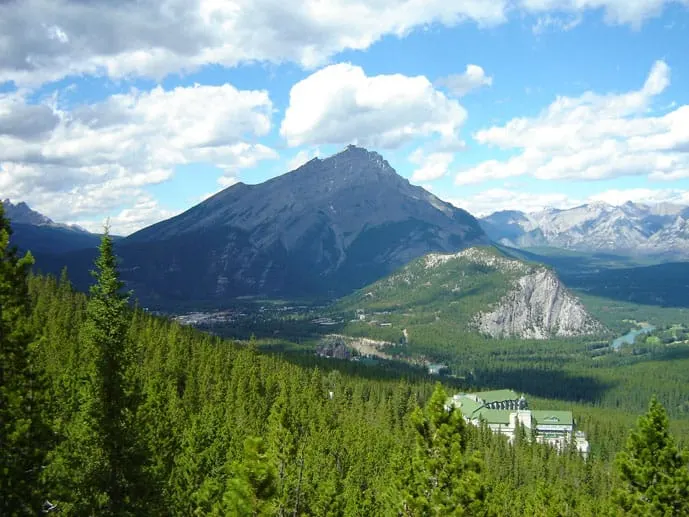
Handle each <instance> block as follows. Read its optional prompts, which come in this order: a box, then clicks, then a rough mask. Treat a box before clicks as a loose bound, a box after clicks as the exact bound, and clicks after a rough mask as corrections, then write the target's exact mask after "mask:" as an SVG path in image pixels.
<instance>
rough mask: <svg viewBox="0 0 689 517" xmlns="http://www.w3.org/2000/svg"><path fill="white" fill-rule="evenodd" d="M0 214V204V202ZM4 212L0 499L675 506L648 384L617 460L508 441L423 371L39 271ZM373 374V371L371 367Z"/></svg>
mask: <svg viewBox="0 0 689 517" xmlns="http://www.w3.org/2000/svg"><path fill="white" fill-rule="evenodd" d="M0 210H1V208H0ZM10 233H11V229H10V226H9V222H8V221H7V220H6V218H5V217H4V215H3V213H2V212H1V211H0V345H1V348H0V515H3V516H4V515H8V516H14V515H17V516H20V515H38V514H40V513H57V514H61V515H78V516H81V515H84V516H90V515H99V516H100V515H106V516H107V515H113V516H126V515H154V516H155V515H161V516H163V515H184V516H186V515H218V516H220V515H242V516H244V515H246V516H259V515H260V516H267V515H278V516H287V515H315V516H330V515H332V516H336V515H352V516H354V515H357V516H358V515H392V516H422V515H424V516H425V515H436V516H441V515H543V516H546V515H624V514H628V515H687V514H689V493H688V490H689V479H688V476H687V472H688V471H687V460H686V456H685V454H684V452H683V451H682V450H681V449H680V448H679V447H678V446H677V444H676V443H675V441H674V439H673V437H672V436H671V434H670V433H669V431H668V427H669V423H668V418H667V415H666V413H665V410H664V408H663V407H662V405H661V404H660V403H659V402H658V401H657V400H655V399H653V400H652V401H651V403H650V406H649V410H648V412H647V414H646V415H644V416H643V417H642V418H641V419H640V420H639V422H638V424H637V426H636V428H635V429H634V430H633V431H632V432H631V433H630V435H629V437H628V440H627V443H626V445H625V446H624V447H623V448H622V449H621V450H619V451H618V453H617V455H616V459H615V460H612V459H611V458H608V457H603V456H597V455H595V454H594V455H592V457H590V458H589V459H588V460H584V459H583V458H582V457H581V456H580V455H578V454H577V453H576V452H575V451H574V450H569V451H566V452H565V453H563V454H558V453H556V452H555V451H554V450H553V449H551V448H549V447H547V446H543V445H539V444H536V443H534V441H533V440H530V439H529V437H528V436H527V434H526V431H522V433H521V434H520V436H518V437H517V439H516V440H515V443H514V444H512V445H511V444H508V443H507V441H506V440H505V439H504V438H503V437H500V436H496V435H494V434H493V433H492V432H491V431H490V430H488V429H487V428H486V427H479V428H476V427H473V426H470V425H468V424H466V423H465V421H464V420H463V418H462V417H461V415H460V414H459V413H458V412H457V411H456V410H448V409H447V408H446V407H445V402H446V399H447V392H446V390H445V388H443V386H441V385H439V384H431V383H430V382H429V381H427V380H424V379H420V378H411V377H410V378H396V379H392V378H390V376H389V375H381V376H380V378H375V376H368V377H363V376H359V375H356V374H353V373H351V372H348V371H345V370H343V371H340V370H338V369H330V370H326V369H323V368H319V367H317V366H309V365H304V364H296V363H294V362H291V361H288V360H287V359H286V358H285V357H283V356H281V355H280V354H264V353H260V352H259V351H258V350H257V346H256V344H255V342H252V343H250V344H249V345H248V346H246V345H239V344H237V343H233V342H230V341H227V340H223V339H220V338H218V337H215V336H212V335H208V334H204V333H201V332H198V331H196V330H193V329H191V328H188V327H184V326H181V325H179V324H177V323H175V322H173V321H170V320H168V319H165V318H161V317H155V316H151V315H148V314H146V313H145V312H143V311H141V310H138V309H137V308H136V307H135V306H134V307H132V306H131V304H130V300H129V297H130V296H129V294H128V293H126V292H124V291H123V284H122V282H121V281H120V279H119V273H118V269H117V261H116V257H115V252H114V249H113V243H112V240H111V239H110V237H109V236H108V235H107V233H106V235H105V236H104V237H103V240H102V243H101V246H100V253H99V257H98V259H97V260H96V262H95V265H94V284H93V286H92V288H91V290H90V293H89V294H88V295H86V294H82V293H79V292H76V291H75V290H74V289H73V288H72V286H71V284H70V282H69V280H68V278H67V276H66V274H63V275H62V276H61V277H60V278H59V279H57V278H54V277H42V276H32V275H31V273H30V268H31V263H32V258H31V255H30V254H27V255H25V256H20V255H19V254H18V253H17V251H16V250H15V249H13V248H12V247H11V246H10V245H9V237H10ZM372 377H373V378H372Z"/></svg>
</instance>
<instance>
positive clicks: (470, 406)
mask: <svg viewBox="0 0 689 517" xmlns="http://www.w3.org/2000/svg"><path fill="white" fill-rule="evenodd" d="M481 407H483V404H481V403H480V402H476V401H474V400H471V399H470V398H469V397H461V398H460V400H459V410H460V411H461V412H462V415H464V416H465V417H467V418H472V417H473V416H474V413H475V412H476V411H478V410H479V409H480V408H481Z"/></svg>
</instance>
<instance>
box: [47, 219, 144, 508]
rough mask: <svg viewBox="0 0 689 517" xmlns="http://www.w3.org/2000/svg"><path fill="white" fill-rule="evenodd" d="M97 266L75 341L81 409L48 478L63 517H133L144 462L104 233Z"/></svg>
mask: <svg viewBox="0 0 689 517" xmlns="http://www.w3.org/2000/svg"><path fill="white" fill-rule="evenodd" d="M95 265H96V270H95V271H94V273H93V274H94V277H95V278H96V283H95V284H94V285H93V287H92V288H91V296H90V298H89V301H88V303H87V305H86V311H85V317H84V321H83V324H82V329H81V335H80V336H79V338H80V339H79V342H80V348H79V352H78V353H79V354H80V356H81V357H80V365H79V366H80V367H79V368H78V369H77V370H76V372H75V373H76V375H78V378H79V383H78V385H77V386H75V388H76V393H75V399H76V403H77V405H78V409H77V410H76V411H75V413H74V415H73V416H72V418H71V419H70V420H68V421H67V422H66V423H65V425H64V427H63V429H62V431H63V433H64V436H63V438H64V440H63V441H62V443H60V445H59V446H58V447H57V449H56V450H55V451H54V452H53V453H52V454H51V465H50V468H49V469H48V471H47V473H46V476H47V478H48V479H49V480H50V481H51V482H52V483H54V484H55V486H56V501H57V503H58V506H59V507H61V508H63V509H65V510H66V511H68V512H73V513H84V512H92V511H94V510H97V511H98V513H99V515H133V514H135V513H136V511H137V509H138V510H140V509H141V508H140V507H139V505H140V504H143V501H144V500H145V499H144V497H143V494H142V493H141V491H142V490H143V488H144V487H145V483H143V471H142V466H143V462H144V457H143V456H142V454H141V451H140V450H139V445H138V443H137V428H136V426H135V424H136V422H135V414H136V413H135V412H136V405H137V403H138V400H137V394H136V386H135V385H134V383H133V382H132V379H131V375H132V372H131V369H130V363H131V354H132V350H131V346H130V343H129V342H128V339H127V330H128V325H129V309H128V306H127V302H128V296H127V295H125V294H122V293H121V292H120V291H121V289H122V287H123V284H122V282H121V281H120V279H119V273H118V270H117V262H116V258H115V255H114V252H113V245H112V239H111V238H110V236H109V234H108V232H107V231H106V233H105V235H104V236H103V238H102V241H101V245H100V256H99V257H98V258H97V260H96V263H95ZM144 492H145V491H144Z"/></svg>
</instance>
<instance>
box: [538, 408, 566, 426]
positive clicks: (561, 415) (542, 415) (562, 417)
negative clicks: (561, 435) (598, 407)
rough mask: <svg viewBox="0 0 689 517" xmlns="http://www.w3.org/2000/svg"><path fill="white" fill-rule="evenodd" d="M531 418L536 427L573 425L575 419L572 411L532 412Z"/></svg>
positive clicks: (548, 410)
mask: <svg viewBox="0 0 689 517" xmlns="http://www.w3.org/2000/svg"><path fill="white" fill-rule="evenodd" d="M531 416H532V417H533V419H534V420H535V421H536V425H537V426H538V425H572V424H573V423H574V419H573V418H572V412H571V411H554V410H550V409H545V410H539V411H532V412H531Z"/></svg>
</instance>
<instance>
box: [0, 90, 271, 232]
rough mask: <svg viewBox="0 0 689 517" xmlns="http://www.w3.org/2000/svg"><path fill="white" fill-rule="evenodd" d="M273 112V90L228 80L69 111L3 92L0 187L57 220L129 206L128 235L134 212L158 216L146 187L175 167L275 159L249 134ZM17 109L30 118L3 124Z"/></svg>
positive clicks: (230, 172) (232, 166)
mask: <svg viewBox="0 0 689 517" xmlns="http://www.w3.org/2000/svg"><path fill="white" fill-rule="evenodd" d="M20 101H21V102H20ZM8 106H9V108H7V107H8ZM272 109H273V108H272V103H271V101H270V98H269V97H268V93H267V92H265V91H239V90H237V89H236V88H234V87H233V86H231V85H229V84H225V85H222V86H194V87H189V88H181V87H180V88H176V89H174V90H170V91H164V90H163V89H162V88H160V87H158V88H155V89H154V90H152V91H150V92H138V91H132V92H130V93H127V94H119V95H114V96H112V97H110V98H108V99H107V100H106V101H104V102H100V103H97V104H91V105H85V106H80V107H78V108H76V109H74V110H72V111H66V110H61V109H59V108H57V107H56V106H55V105H53V106H48V105H39V106H31V105H27V104H25V103H24V102H23V99H18V97H17V94H9V95H4V96H3V95H2V94H0V171H1V173H0V192H2V193H3V195H5V196H10V197H13V198H16V199H22V200H25V201H27V202H29V203H30V204H31V205H32V206H34V207H35V208H36V209H38V210H39V211H44V212H45V213H48V214H50V216H51V217H52V218H53V219H55V220H58V221H60V220H67V219H75V218H76V219H79V220H80V221H81V220H82V219H83V218H88V217H91V216H97V215H99V214H103V213H107V212H113V211H116V210H124V212H121V216H119V217H120V218H119V219H113V231H119V232H123V231H124V228H129V227H131V226H132V225H133V224H134V222H135V220H136V219H135V218H133V215H132V214H131V213H129V212H126V210H127V209H129V208H131V207H133V206H139V207H141V206H145V207H146V210H141V211H142V213H144V212H145V213H146V214H154V213H155V209H154V208H152V205H151V201H150V199H149V198H148V197H147V195H146V194H145V192H144V191H143V187H145V186H147V185H151V184H155V183H161V182H164V181H167V180H169V179H170V177H171V176H172V174H173V171H174V167H175V166H177V165H180V164H189V163H198V162H208V163H212V164H213V165H216V166H218V167H220V168H221V169H223V170H224V171H225V175H226V177H227V178H232V177H235V176H236V175H237V171H238V170H239V169H242V168H247V167H253V166H255V165H256V164H257V163H258V161H260V160H264V159H271V158H276V157H277V153H276V152H275V151H274V150H272V149H270V148H268V147H266V146H264V145H262V144H256V143H251V142H250V141H248V140H251V139H253V138H255V137H257V136H263V135H265V134H267V133H268V132H269V131H270V128H271V116H272ZM17 111H18V112H19V113H29V114H30V115H31V116H30V117H28V121H27V122H25V124H24V126H21V125H20V126H12V125H11V124H10V123H7V124H4V122H6V121H7V120H8V119H9V120H10V121H11V117H12V116H14V114H15V113H17ZM5 126H8V127H10V129H11V130H10V131H7V130H4V131H3V127H5ZM18 128H19V129H18ZM159 213H160V214H163V213H164V211H163V210H162V209H160V210H159ZM143 218H144V216H143V215H142V219H141V220H143ZM117 221H122V224H123V226H122V228H119V227H117V226H116V225H117V224H119V223H118V222H117ZM86 225H87V226H88V224H86Z"/></svg>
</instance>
